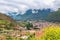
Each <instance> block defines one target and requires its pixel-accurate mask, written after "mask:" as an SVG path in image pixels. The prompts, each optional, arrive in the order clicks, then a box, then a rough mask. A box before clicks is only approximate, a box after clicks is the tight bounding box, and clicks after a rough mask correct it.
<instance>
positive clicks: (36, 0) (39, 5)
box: [0, 0, 60, 14]
mask: <svg viewBox="0 0 60 40" xmlns="http://www.w3.org/2000/svg"><path fill="white" fill-rule="evenodd" d="M47 8H50V9H52V10H57V9H58V8H60V0H0V12H2V13H6V12H8V11H13V12H21V13H22V14H23V13H24V12H26V11H27V10H28V9H32V10H33V9H41V10H42V9H47Z"/></svg>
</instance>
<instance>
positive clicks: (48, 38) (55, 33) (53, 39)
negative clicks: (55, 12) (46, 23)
mask: <svg viewBox="0 0 60 40" xmlns="http://www.w3.org/2000/svg"><path fill="white" fill-rule="evenodd" d="M43 31H44V35H43V36H42V37H40V38H39V39H40V40H60V27H59V26H56V27H55V26H51V27H47V28H45V29H43Z"/></svg>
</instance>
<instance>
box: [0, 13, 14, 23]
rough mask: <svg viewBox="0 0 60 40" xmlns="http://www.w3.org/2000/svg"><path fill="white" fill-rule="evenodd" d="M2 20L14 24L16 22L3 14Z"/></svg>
mask: <svg viewBox="0 0 60 40" xmlns="http://www.w3.org/2000/svg"><path fill="white" fill-rule="evenodd" d="M0 20H6V21H9V22H14V20H13V19H12V18H11V17H9V16H7V15H5V14H2V13H0Z"/></svg>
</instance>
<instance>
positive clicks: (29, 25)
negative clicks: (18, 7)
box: [25, 22, 33, 30]
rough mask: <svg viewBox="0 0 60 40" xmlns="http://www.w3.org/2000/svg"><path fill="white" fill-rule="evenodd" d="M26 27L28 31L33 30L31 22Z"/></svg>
mask: <svg viewBox="0 0 60 40" xmlns="http://www.w3.org/2000/svg"><path fill="white" fill-rule="evenodd" d="M25 26H26V28H27V29H28V30H30V29H31V28H33V24H32V23H29V22H28V23H27V24H26V25H25Z"/></svg>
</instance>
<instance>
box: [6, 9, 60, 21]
mask: <svg viewBox="0 0 60 40" xmlns="http://www.w3.org/2000/svg"><path fill="white" fill-rule="evenodd" d="M6 15H8V16H10V17H11V18H13V19H14V20H16V21H27V20H45V21H58V22H60V9H59V10H58V11H52V10H51V9H43V10H40V9H39V10H36V9H35V10H34V11H33V10H32V9H29V10H27V11H26V12H25V13H24V14H21V12H19V13H18V14H17V12H8V13H7V14H6Z"/></svg>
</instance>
